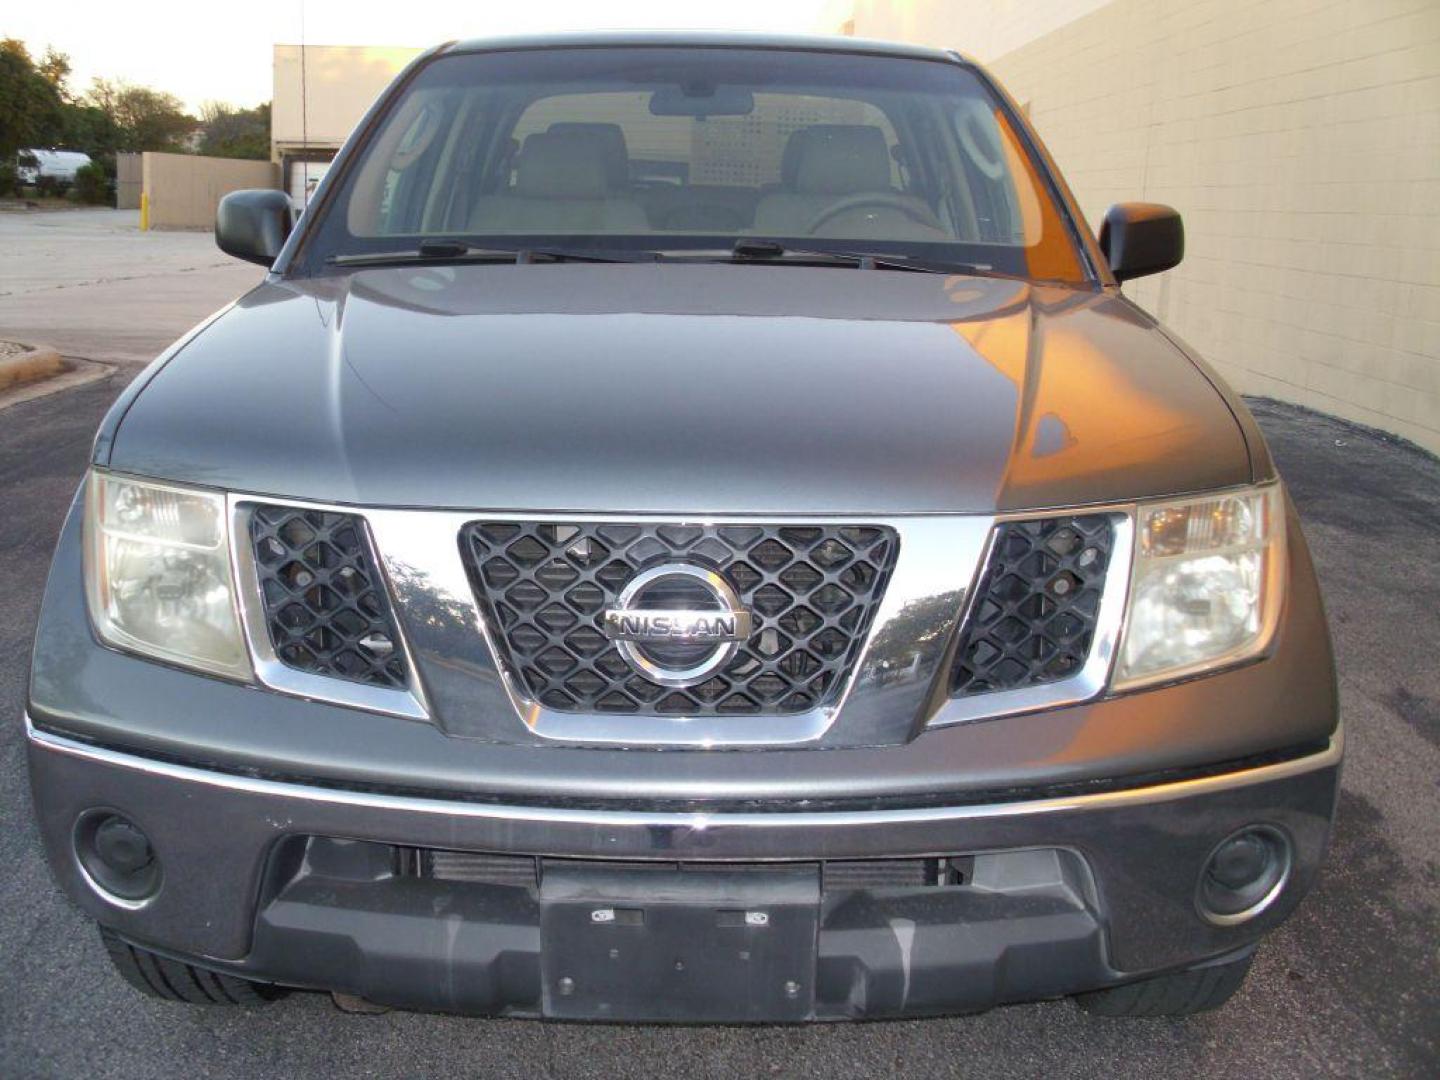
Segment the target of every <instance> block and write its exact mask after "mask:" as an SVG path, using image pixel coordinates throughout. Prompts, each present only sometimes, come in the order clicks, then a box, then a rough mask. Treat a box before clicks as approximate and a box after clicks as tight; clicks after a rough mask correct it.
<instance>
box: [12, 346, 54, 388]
mask: <svg viewBox="0 0 1440 1080" xmlns="http://www.w3.org/2000/svg"><path fill="white" fill-rule="evenodd" d="M64 367H65V364H64V361H62V360H61V359H60V354H59V353H58V352H56V351H55V350H54V349H52V348H50V347H49V346H48V345H21V344H20V343H19V342H12V341H0V391H3V390H8V389H10V388H11V387H12V386H19V385H20V384H21V383H28V382H34V381H35V380H37V379H45V378H48V377H50V376H51V375H58V374H59V373H60V372H61V371H62V370H64Z"/></svg>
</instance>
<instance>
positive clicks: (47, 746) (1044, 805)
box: [25, 712, 1345, 832]
mask: <svg viewBox="0 0 1440 1080" xmlns="http://www.w3.org/2000/svg"><path fill="white" fill-rule="evenodd" d="M25 735H26V738H27V739H28V740H29V742H30V743H31V745H32V746H35V747H38V748H40V749H43V750H46V751H50V752H53V753H58V754H64V755H67V756H69V757H73V758H79V759H82V760H85V761H90V762H93V763H95V764H100V765H107V766H111V767H114V768H122V769H132V770H135V771H136V772H140V773H145V774H147V775H150V776H155V777H161V778H165V779H170V780H178V781H181V782H184V783H192V784H203V785H205V786H207V787H211V788H219V789H222V790H226V791H231V792H236V793H241V794H251V795H261V796H268V797H272V798H282V799H297V800H302V801H305V802H310V803H320V804H328V805H334V806H351V807H358V808H365V809H369V810H382V811H396V812H403V813H423V814H442V815H446V816H450V817H458V818H466V819H475V820H486V821H495V822H515V823H521V822H532V823H541V824H558V825H580V826H600V827H607V828H611V827H613V828H625V827H636V828H671V829H686V830H690V831H694V832H703V831H704V830H705V829H707V828H712V827H724V828H727V829H734V828H741V829H750V828H753V829H762V830H763V829H786V830H790V829H796V828H800V829H806V828H814V829H830V828H841V829H845V828H854V827H856V826H867V825H869V826H873V825H914V824H920V825H924V824H946V823H950V822H957V821H971V820H979V819H991V818H1004V817H1022V816H1026V815H1033V814H1055V813H1062V812H1084V811H1090V810H1109V809H1114V808H1117V807H1124V806H1139V805H1146V804H1150V803H1160V802H1169V801H1172V800H1175V799H1185V798H1191V797H1194V796H1199V795H1210V794H1215V793H1217V792H1221V791H1227V790H1231V789H1235V788H1243V787H1250V786H1252V785H1255V784H1263V783H1269V782H1271V781H1275V780H1284V779H1288V778H1290V777H1293V776H1299V775H1303V774H1305V773H1309V772H1314V771H1316V770H1319V769H1327V768H1332V767H1334V766H1337V765H1338V764H1339V763H1340V761H1341V758H1342V757H1343V755H1344V743H1345V739H1344V729H1343V727H1337V728H1336V729H1335V732H1334V734H1333V735H1331V736H1330V741H1329V744H1328V745H1327V746H1326V748H1325V749H1324V750H1322V751H1320V752H1319V753H1315V754H1310V755H1307V756H1306V757H1302V758H1295V759H1293V760H1290V761H1282V762H1277V763H1275V764H1273V765H1260V766H1256V767H1255V768H1251V769H1242V770H1240V771H1238V772H1231V773H1221V774H1219V775H1215V776H1204V777H1198V778H1196V779H1191V780H1177V781H1174V782H1171V783H1164V784H1152V785H1149V786H1147V787H1137V788H1127V789H1125V790H1121V791H1107V792H1096V793H1094V794H1086V795H1069V796H1061V797H1055V798H1046V799H1032V800H1029V801H1017V802H1005V803H982V804H978V805H973V806H938V807H914V808H909V809H892V810H843V811H797V812H794V813H790V812H785V811H771V812H757V813H674V812H660V813H656V812H650V811H638V810H582V809H567V808H564V807H544V806H523V805H518V806H517V805H498V804H490V803H473V802H463V801H459V800H454V799H445V798H442V797H438V796H437V797H435V798H426V797H420V796H412V795H387V794H384V793H380V792H366V791H346V790H343V789H337V788H323V787H315V786H311V785H308V784H300V783H294V782H291V781H283V780H265V779H261V778H257V777H250V776H239V775H235V774H231V773H222V772H215V771H213V770H209V769H199V768H195V767H194V766H190V765H180V764H175V763H172V762H168V761H159V760H156V759H153V758H147V757H143V756H140V755H137V754H130V753H126V752H124V751H120V750H111V749H107V748H105V747H99V746H91V745H89V744H88V743H83V742H79V741H77V740H75V739H71V738H67V737H66V736H63V735H56V734H53V733H51V732H48V731H42V730H40V729H39V728H37V727H35V724H34V722H33V721H32V720H31V719H30V715H29V713H28V712H27V713H26V714H25Z"/></svg>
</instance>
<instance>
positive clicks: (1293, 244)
mask: <svg viewBox="0 0 1440 1080" xmlns="http://www.w3.org/2000/svg"><path fill="white" fill-rule="evenodd" d="M1026 6H1028V5H1016V4H1014V3H1011V2H1009V0H995V2H993V3H987V2H986V0H969V2H964V3H956V2H954V0H913V2H906V0H858V3H857V5H856V8H855V27H854V32H855V33H856V34H857V35H859V36H865V37H886V36H890V37H894V36H897V33H896V32H895V31H896V30H900V31H906V29H907V28H913V30H914V33H913V34H911V33H908V32H906V33H902V34H900V35H898V36H907V37H910V38H911V40H926V41H929V42H931V43H933V44H945V45H954V46H957V47H959V48H962V49H964V48H966V45H965V38H966V31H967V26H969V25H972V24H973V25H980V24H981V23H982V22H984V19H981V15H982V14H983V15H984V16H985V19H989V18H990V16H991V14H993V15H994V18H996V19H998V18H1001V17H1002V16H1003V15H1004V14H1005V13H1006V12H1008V13H1010V14H1015V13H1016V11H1017V10H1019V11H1021V13H1022V15H1023V8H1024V7H1026ZM1086 6H1092V7H1093V5H1086ZM1046 7H1047V5H1038V6H1037V7H1036V8H1035V11H1036V12H1037V21H1036V22H1035V23H1034V30H1035V32H1034V33H1033V34H1030V35H1027V34H1026V32H1025V31H1024V22H1023V18H1020V19H1019V21H1017V22H1014V23H1011V24H1009V25H1010V29H1008V30H1007V31H1006V33H1007V34H1008V35H1009V39H1008V40H1011V41H1016V42H1020V43H1019V44H1017V45H1016V46H1015V47H1013V48H1010V49H1009V50H1008V51H1005V52H1003V53H998V54H995V55H993V56H992V57H991V58H990V66H991V68H992V70H993V71H994V72H995V73H996V75H998V76H999V78H1000V79H1001V81H1003V82H1004V83H1005V85H1006V86H1007V87H1008V88H1009V89H1010V91H1011V93H1013V94H1014V95H1015V97H1016V98H1017V100H1020V101H1022V102H1028V103H1029V105H1030V116H1031V119H1032V120H1033V121H1034V123H1035V125H1036V127H1037V128H1038V129H1039V131H1040V134H1041V136H1042V137H1043V138H1044V139H1045V141H1046V144H1047V145H1048V146H1049V148H1050V150H1051V151H1052V152H1053V154H1054V156H1055V158H1056V160H1057V161H1058V162H1059V165H1060V168H1061V169H1062V170H1063V171H1064V173H1065V175H1066V177H1067V179H1068V180H1069V181H1070V184H1071V186H1072V187H1073V188H1074V189H1075V192H1076V195H1077V197H1078V198H1079V200H1080V202H1081V205H1082V207H1083V209H1084V211H1085V213H1086V214H1087V216H1089V218H1090V220H1091V222H1092V223H1098V221H1099V219H1100V217H1101V215H1102V214H1103V213H1104V211H1105V208H1106V207H1107V206H1109V205H1110V204H1111V203H1114V202H1118V201H1121V200H1125V199H1145V200H1151V201H1155V202H1165V203H1170V204H1171V205H1173V206H1175V207H1176V208H1177V209H1179V210H1180V211H1181V212H1182V213H1183V214H1184V215H1185V222H1186V235H1187V249H1188V250H1187V254H1186V258H1185V262H1184V263H1183V264H1181V266H1180V267H1179V268H1178V269H1176V270H1174V271H1172V272H1170V273H1168V274H1163V275H1160V276H1159V277H1157V278H1150V279H1145V280H1142V281H1137V282H1134V283H1133V284H1131V285H1127V286H1126V290H1125V291H1126V293H1127V294H1128V295H1130V296H1132V297H1134V298H1135V299H1136V300H1137V301H1138V302H1139V303H1141V304H1142V305H1144V306H1145V307H1147V308H1148V309H1150V310H1152V311H1154V312H1155V313H1156V314H1157V315H1159V316H1160V317H1161V318H1162V319H1164V320H1165V321H1166V322H1167V323H1169V324H1170V325H1171V326H1173V327H1174V328H1175V329H1176V330H1177V331H1178V332H1179V333H1180V334H1181V335H1182V336H1184V337H1185V338H1186V339H1187V340H1189V341H1190V342H1191V343H1192V344H1193V345H1195V346H1196V347H1197V348H1198V349H1199V350H1200V351H1201V352H1202V353H1204V354H1205V356H1206V357H1208V358H1209V359H1210V360H1211V361H1212V362H1213V363H1214V364H1215V365H1216V367H1218V368H1219V369H1220V371H1221V372H1223V373H1224V375H1225V376H1226V377H1227V378H1228V379H1229V380H1230V381H1231V382H1232V383H1233V384H1234V385H1236V386H1237V387H1238V388H1239V389H1241V390H1243V391H1245V392H1248V393H1257V394H1267V395H1271V396H1274V397H1277V398H1282V399H1285V400H1288V401H1295V402H1299V403H1300V404H1303V405H1308V406H1311V407H1313V408H1316V409H1321V410H1324V411H1326V412H1330V413H1335V414H1337V415H1340V416H1344V417H1347V418H1350V419H1353V420H1358V421H1360V422H1362V423H1366V424H1371V425H1373V426H1376V427H1380V428H1384V429H1386V430H1389V431H1392V432H1395V433H1397V434H1400V435H1402V436H1405V437H1407V438H1410V439H1413V440H1414V441H1415V442H1417V443H1419V444H1421V445H1422V446H1425V447H1427V448H1428V449H1430V450H1432V451H1440V3H1437V2H1436V0H1340V2H1336V0H1271V2H1267V3H1254V2H1252V0H1112V2H1111V3H1108V4H1105V5H1104V6H1102V7H1099V8H1098V9H1096V10H1093V11H1091V12H1090V13H1088V14H1085V15H1083V16H1082V17H1079V18H1075V19H1073V20H1072V21H1069V22H1068V23H1065V24H1064V25H1061V26H1059V27H1058V28H1055V27H1054V26H1052V25H1046V24H1045V22H1044V20H1043V19H1040V18H1039V16H1041V15H1045V14H1047V12H1046V11H1045V10H1044V9H1045V8H1046ZM991 9H993V12H992V10H991ZM1017 18H1018V17H1017ZM906 19H908V20H909V21H908V22H907V21H905V20H906ZM986 25H988V23H986ZM1027 36H1028V37H1030V38H1031V40H1028V41H1026V40H1025V39H1026V38H1027ZM972 51H976V52H977V53H978V50H972Z"/></svg>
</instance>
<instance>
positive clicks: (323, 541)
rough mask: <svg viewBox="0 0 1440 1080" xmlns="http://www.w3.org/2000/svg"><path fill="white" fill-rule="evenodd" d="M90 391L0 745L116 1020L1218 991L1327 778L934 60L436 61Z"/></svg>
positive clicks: (1250, 449) (783, 51)
mask: <svg viewBox="0 0 1440 1080" xmlns="http://www.w3.org/2000/svg"><path fill="white" fill-rule="evenodd" d="M215 232H216V239H217V241H218V243H219V245H220V247H221V248H223V249H224V250H225V251H227V252H229V253H230V254H232V255H236V256H239V257H241V258H244V259H250V260H252V261H254V262H257V263H260V264H262V265H263V266H265V267H266V268H267V270H268V273H267V274H266V276H265V279H264V281H263V283H261V284H260V285H259V286H258V287H256V288H255V289H253V290H252V291H251V292H249V293H247V294H246V295H244V296H243V297H241V298H240V299H239V300H238V301H236V302H235V303H234V304H233V305H231V306H230V307H228V308H227V309H225V310H223V311H222V312H220V313H219V314H217V315H216V316H214V317H213V318H211V319H210V320H209V321H208V322H206V323H205V324H203V325H202V326H200V327H199V328H197V329H196V330H194V331H192V332H191V333H190V334H188V335H187V336H186V337H185V338H184V339H182V340H181V341H179V342H178V343H176V344H175V345H174V346H173V347H172V348H171V349H170V350H168V351H167V352H166V353H165V354H164V355H163V356H161V357H160V358H159V359H157V360H156V361H155V363H154V364H153V365H151V367H150V368H149V369H148V370H147V371H146V372H145V373H144V374H143V375H142V376H141V377H140V378H138V379H136V380H135V382H134V383H133V384H131V385H130V387H129V388H128V389H127V390H126V391H125V392H124V393H123V394H122V395H121V397H120V399H119V400H118V401H117V402H116V404H115V406H114V408H113V409H112V410H111V412H110V414H109V416H108V417H107V418H106V420H105V422H104V424H103V426H102V428H101V430H100V432H99V435H98V437H97V439H96V441H95V447H94V456H93V461H92V466H91V469H90V471H89V474H88V476H87V477H86V479H85V482H84V484H83V486H82V487H81V489H80V491H79V492H78V493H77V495H76V498H75V502H74V506H73V508H72V510H71V513H70V515H69V519H68V520H67V522H66V524H65V527H64V531H63V533H62V535H61V538H60V542H59V548H58V550H57V552H56V554H55V559H54V565H53V569H52V571H51V575H50V580H49V585H48V588H47V590H46V593H45V600H44V605H43V611H42V613H41V616H40V622H39V628H38V631H37V634H36V643H35V654H34V665H33V672H32V677H31V682H30V692H29V698H28V707H27V718H26V726H27V733H28V747H29V759H30V771H31V778H32V783H33V787H34V796H35V807H36V814H37V816H38V820H39V824H40V829H41V832H42V834H43V837H44V842H45V845H46V848H47V850H48V854H49V858H50V861H51V864H52V865H53V867H54V871H55V875H56V877H57V879H58V880H59V882H60V885H61V886H62V888H63V889H64V890H65V891H66V892H67V893H68V894H69V895H70V896H71V897H72V898H73V899H74V901H75V902H76V903H77V904H78V905H79V906H80V907H81V908H82V909H83V910H84V911H85V912H86V913H88V914H89V915H90V916H92V917H93V918H94V919H95V920H96V922H97V923H98V924H99V926H100V932H101V935H102V936H103V938H104V941H105V943H106V945H107V948H108V950H109V953H110V955H111V957H112V958H113V960H114V962H115V964H116V966H117V967H118V969H119V971H120V972H121V973H122V974H123V975H124V976H125V977H126V978H127V979H128V980H129V981H130V982H131V983H133V984H134V985H135V986H136V987H138V988H139V989H141V990H143V991H145V992H147V993H150V994H152V995H156V996H159V997H162V998H170V999H179V1000H183V1001H189V1002H215V1003H258V1002H262V1001H267V1000H270V999H273V998H275V997H277V996H279V995H280V994H282V993H284V992H285V991H286V990H291V989H308V990H319V991H328V992H330V993H332V994H334V995H335V996H336V1000H337V1002H340V1003H342V1004H344V1005H345V1006H346V1007H351V1008H360V1007H382V1006H392V1007H403V1008H411V1009H423V1010H438V1011H447V1012H456V1013H465V1014H472V1015H508V1016H532V1017H552V1018H563V1019H581V1020H615V1021H684V1022H708V1021H715V1022H735V1021H781V1022H785V1021H804V1020H822V1019H848V1018H861V1017H867V1018H870V1017H897V1016H919V1015H928V1014H942V1013H954V1012H963V1011H968V1010H976V1009H983V1008H986V1007H989V1006H992V1005H995V1004H999V1003H1004V1002H1013V1001H1025V1000H1035V999H1040V998H1050V997H1059V996H1064V995H1076V996H1077V997H1078V1000H1079V1002H1080V1004H1081V1005H1082V1006H1084V1007H1085V1008H1087V1009H1090V1010H1092V1011H1095V1012H1100V1013H1105V1014H1110V1015H1159V1014H1181V1013H1188V1012H1195V1011H1199V1010H1203V1009H1207V1008H1212V1007H1214V1006H1216V1005H1219V1004H1220V1003H1222V1002H1223V1001H1225V1000H1226V999H1227V998H1228V997H1229V996H1230V995H1231V994H1232V993H1233V992H1234V991H1235V990H1236V989H1237V988H1238V987H1239V985H1240V984H1241V981H1242V980H1243V978H1244V976H1245V973H1246V971H1247V969H1248V967H1249V965H1250V963H1251V959H1252V956H1253V954H1254V951H1255V949H1256V946H1257V943H1258V941H1259V940H1260V938H1261V937H1262V936H1263V935H1264V934H1265V933H1266V932H1268V931H1269V930H1271V929H1273V928H1274V927H1275V926H1276V925H1277V924H1278V923H1280V922H1281V921H1282V920H1283V919H1285V918H1286V917H1287V916H1288V915H1289V914H1290V913H1291V912H1292V911H1293V910H1294V909H1295V906H1296V905H1297V904H1298V903H1299V901H1300V899H1301V897H1302V896H1303V895H1304V894H1305V892H1306V890H1307V889H1309V888H1310V886H1311V884H1312V883H1313V881H1314V880H1315V876H1316V873H1317V871H1318V869H1319V866H1320V863H1321V860H1322V857H1323V854H1324V850H1325V845H1326V841H1327V837H1328V835H1329V831H1330V823H1331V818H1332V814H1333V811H1334V806H1335V798H1336V790H1337V784H1338V778H1339V771H1340V759H1341V730H1340V727H1339V725H1338V717H1337V706H1336V693H1335V681H1334V664H1333V659H1332V655H1331V649H1330V642H1329V636H1328V633H1327V629H1326V624H1325V618H1324V614H1323V612H1322V609H1321V602H1320V597H1319V594H1318V591H1317V588H1316V581H1315V575H1314V571H1313V569H1312V567H1311V562H1310V558H1309V555H1308V553H1307V551H1306V547H1305V542H1304V539H1303V538H1302V536H1301V533H1300V528H1299V525H1298V523H1297V521H1296V516H1295V512H1294V510H1293V508H1292V507H1291V505H1290V502H1289V500H1288V499H1287V497H1286V494H1285V489H1284V486H1283V485H1282V483H1281V482H1280V480H1279V478H1278V477H1277V475H1276V471H1275V467H1274V465H1273V463H1272V462H1271V459H1270V457H1269V456H1268V453H1267V451H1266V447H1265V442H1264V440H1263V438H1262V437H1261V435H1260V433H1259V431H1258V429H1257V428H1256V425H1255V423H1254V421H1253V420H1252V418H1251V417H1250V415H1249V413H1248V412H1247V411H1246V409H1245V406H1244V405H1243V404H1242V403H1241V402H1240V401H1239V400H1238V398H1237V397H1236V396H1235V395H1234V394H1233V393H1232V392H1231V391H1230V390H1229V389H1228V388H1227V387H1226V386H1225V385H1224V384H1223V383H1222V382H1221V381H1220V380H1219V378H1217V376H1216V375H1215V374H1214V372H1213V371H1211V370H1210V369H1209V368H1208V367H1207V366H1206V365H1205V363H1204V362H1203V361H1202V360H1201V359H1199V358H1198V357H1196V356H1195V355H1194V354H1193V353H1192V352H1190V351H1189V350H1188V349H1187V348H1186V347H1185V346H1184V345H1183V344H1182V343H1180V342H1179V341H1178V340H1176V338H1175V337H1174V336H1173V335H1172V334H1170V333H1169V332H1168V331H1166V330H1165V328H1163V327H1162V326H1160V325H1159V324H1158V323H1157V322H1156V321H1155V319H1153V318H1152V317H1151V316H1149V315H1148V314H1146V313H1145V312H1144V311H1142V310H1140V309H1139V308H1137V307H1136V306H1135V305H1134V304H1133V303H1131V302H1130V301H1129V300H1127V299H1126V298H1125V297H1124V296H1123V295H1122V293H1121V291H1120V285H1121V283H1122V282H1123V281H1125V280H1126V279H1128V278H1133V277H1136V276H1138V275H1142V274H1148V273H1155V272H1160V271H1163V270H1166V269H1168V268H1170V267H1172V266H1174V265H1175V264H1176V263H1177V262H1179V260H1180V258H1181V255H1182V248H1183V232H1182V228H1181V223H1180V218H1179V216H1178V215H1177V214H1176V213H1175V212H1174V211H1173V210H1170V209H1169V208H1167V207H1163V206H1157V205H1153V204H1143V203H1127V204H1121V205H1118V206H1116V207H1114V208H1112V209H1111V210H1110V211H1109V213H1108V214H1107V215H1106V216H1105V220H1104V223H1103V225H1102V227H1101V229H1100V232H1099V236H1098V238H1097V237H1096V236H1094V235H1092V234H1091V232H1090V230H1089V228H1088V227H1087V226H1086V224H1085V222H1084V220H1083V219H1082V218H1081V216H1080V214H1079V212H1078V211H1077V209H1076V207H1075V204H1074V201H1073V199H1072V197H1071V196H1070V194H1069V192H1068V191H1067V189H1066V187H1065V184H1064V182H1063V181H1062V180H1061V178H1060V176H1059V175H1058V173H1057V172H1056V170H1055V167H1054V165H1053V163H1052V162H1051V161H1050V160H1049V158H1048V157H1047V155H1046V153H1045V151H1044V150H1043V148H1042V147H1041V146H1040V144H1039V141H1038V140H1037V139H1036V137H1035V134H1034V132H1033V131H1032V130H1031V129H1030V127H1029V125H1028V124H1027V122H1026V120H1025V118H1024V116H1023V115H1021V113H1020V111H1019V110H1018V109H1017V108H1016V106H1015V104H1014V102H1012V101H1011V100H1010V99H1009V98H1008V97H1007V96H1006V95H1005V94H1004V92H1003V91H1001V90H1000V89H999V87H997V86H996V84H995V83H994V81H993V80H992V79H991V78H990V76H989V75H987V74H986V73H985V72H984V71H983V70H981V69H980V68H979V67H977V66H976V65H975V64H974V63H972V62H970V61H968V60H966V59H965V58H964V57H962V56H960V55H958V54H956V53H950V52H944V51H939V50H925V49H919V48H910V47H903V46H893V45H884V44H868V43H863V42H851V41H846V40H843V39H842V40H838V41H829V40H808V39H795V40H790V39H774V38H763V37H753V36H739V35H698V34H687V35H644V34H638V35H637V34H625V35H587V36H548V37H542V38H530V39H508V40H498V41H477V42H468V43H461V44H454V43H452V44H449V45H445V46H442V47H440V48H436V49H434V50H431V51H430V52H428V53H426V54H424V55H423V56H421V57H420V58H419V59H417V60H416V61H415V62H414V63H413V64H412V65H411V66H410V67H409V68H408V69H407V70H406V71H405V72H404V73H403V74H402V75H400V76H399V78H398V79H397V80H396V81H395V83H394V85H393V86H392V87H391V88H390V89H389V90H388V91H387V92H386V93H385V94H384V95H383V96H382V97H381V99H380V100H379V101H378V102H377V103H376V104H375V106H374V107H373V109H372V110H371V111H370V113H369V114H368V115H367V116H366V117H365V119H364V120H363V122H362V123H361V124H360V126H359V127H358V129H357V130H356V131H355V133H354V134H353V135H352V136H351V138H350V140H349V142H348V143H347V144H346V146H345V148H344V149H343V150H342V151H341V153H340V155H339V156H338V158H337V159H336V160H335V162H334V165H333V167H332V168H331V169H330V171H329V173H328V174H327V175H326V178H325V180H324V181H323V182H322V184H321V185H320V188H319V190H318V191H317V193H316V195H315V197H314V200H313V201H312V203H311V205H310V207H309V209H308V210H307V211H306V213H305V214H304V216H303V217H302V218H301V219H300V221H299V222H298V223H294V222H293V221H292V217H291V213H290V210H289V207H288V205H287V202H286V199H285V196H284V195H283V194H282V193H281V192H278V191H247V192H237V193H233V194H231V195H229V196H227V197H226V198H225V200H224V201H223V202H222V203H221V205H220V209H219V213H218V217H217V223H216V229H215Z"/></svg>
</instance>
